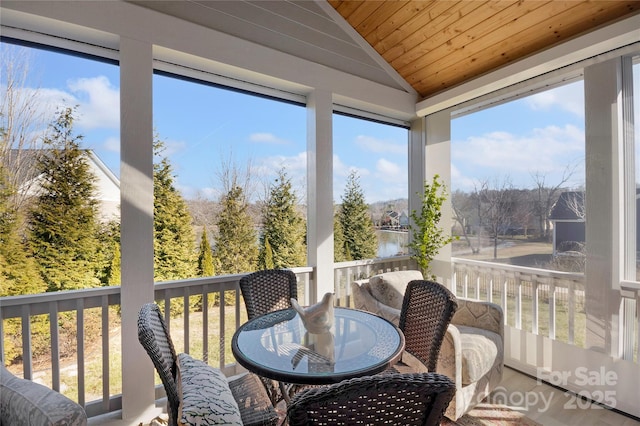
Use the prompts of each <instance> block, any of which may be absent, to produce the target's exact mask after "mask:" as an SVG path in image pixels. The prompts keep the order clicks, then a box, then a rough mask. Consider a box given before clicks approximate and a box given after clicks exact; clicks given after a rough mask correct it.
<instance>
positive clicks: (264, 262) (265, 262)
mask: <svg viewBox="0 0 640 426" xmlns="http://www.w3.org/2000/svg"><path fill="white" fill-rule="evenodd" d="M258 263H259V264H260V265H259V267H261V268H262V269H274V268H275V265H274V264H273V250H272V249H271V243H270V242H269V238H268V237H265V238H264V249H263V252H261V253H260V256H259V260H258Z"/></svg>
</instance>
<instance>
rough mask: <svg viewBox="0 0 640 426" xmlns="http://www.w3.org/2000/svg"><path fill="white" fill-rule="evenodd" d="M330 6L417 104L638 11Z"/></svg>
mask: <svg viewBox="0 0 640 426" xmlns="http://www.w3.org/2000/svg"><path fill="white" fill-rule="evenodd" d="M329 3H330V4H331V5H332V6H333V7H334V8H335V9H336V10H337V11H338V13H340V15H341V16H342V17H343V18H344V19H345V20H346V21H347V22H348V23H349V24H350V25H351V26H352V27H353V28H354V29H355V30H356V31H357V32H358V33H359V34H360V35H361V36H362V37H363V38H364V39H365V40H366V41H367V42H368V43H369V44H370V45H371V46H372V47H373V48H374V49H375V50H376V51H377V52H378V53H379V54H380V55H381V56H382V57H383V58H384V59H385V60H386V61H387V62H388V63H389V64H390V65H391V66H392V67H393V68H394V69H395V70H396V71H397V72H398V73H399V74H400V75H401V76H402V77H403V78H404V79H405V80H406V81H407V82H408V83H409V84H411V86H413V88H414V89H415V90H416V91H417V92H418V93H419V94H420V96H421V97H423V98H424V97H428V96H429V95H433V94H434V93H437V92H439V91H441V90H443V89H447V88H450V87H452V86H455V85H457V84H459V83H462V82H465V81H467V80H470V79H472V78H474V77H477V76H479V75H482V74H483V73H486V72H489V71H492V70H494V69H496V68H498V67H501V66H503V65H506V64H508V63H510V62H513V61H516V60H518V59H521V58H523V57H526V56H528V55H531V54H533V53H536V52H539V51H541V50H543V49H546V48H548V47H551V46H553V45H554V44H556V43H559V42H562V41H566V40H568V39H570V38H572V37H575V36H577V35H580V34H583V33H585V32H587V31H590V30H593V29H595V28H597V27H599V26H601V25H603V24H607V23H611V22H613V21H615V20H618V19H620V18H623V17H626V16H629V15H631V14H633V13H637V12H638V10H640V2H638V1H636V0H632V1H578V0H572V1H557V0H552V1H505V0H498V1H495V0H490V1H480V0H475V1H467V0H461V1H460V0H458V1H446V0H445V1H443V0H411V1H349V0H329Z"/></svg>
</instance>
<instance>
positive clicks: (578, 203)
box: [566, 191, 587, 221]
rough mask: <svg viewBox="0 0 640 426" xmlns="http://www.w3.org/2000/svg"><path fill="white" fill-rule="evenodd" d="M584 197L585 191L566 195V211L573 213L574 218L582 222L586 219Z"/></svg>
mask: <svg viewBox="0 0 640 426" xmlns="http://www.w3.org/2000/svg"><path fill="white" fill-rule="evenodd" d="M585 196H586V192H585V191H572V192H568V193H566V204H567V209H569V211H571V212H573V213H574V214H575V215H576V217H577V218H578V219H580V220H582V221H585V220H586V218H587V211H586V209H585V201H586V197H585Z"/></svg>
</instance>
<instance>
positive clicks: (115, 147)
mask: <svg viewBox="0 0 640 426" xmlns="http://www.w3.org/2000/svg"><path fill="white" fill-rule="evenodd" d="M104 148H105V149H106V150H107V151H113V152H120V138H115V137H111V138H107V140H105V141H104Z"/></svg>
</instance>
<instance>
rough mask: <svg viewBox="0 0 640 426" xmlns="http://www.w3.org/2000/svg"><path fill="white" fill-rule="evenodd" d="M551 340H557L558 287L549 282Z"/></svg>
mask: <svg viewBox="0 0 640 426" xmlns="http://www.w3.org/2000/svg"><path fill="white" fill-rule="evenodd" d="M549 338H550V339H555V338H556V285H555V283H554V281H553V280H551V281H550V282H549Z"/></svg>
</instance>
